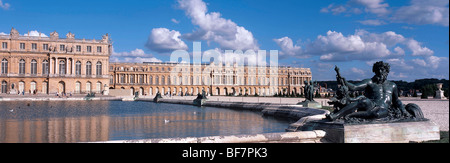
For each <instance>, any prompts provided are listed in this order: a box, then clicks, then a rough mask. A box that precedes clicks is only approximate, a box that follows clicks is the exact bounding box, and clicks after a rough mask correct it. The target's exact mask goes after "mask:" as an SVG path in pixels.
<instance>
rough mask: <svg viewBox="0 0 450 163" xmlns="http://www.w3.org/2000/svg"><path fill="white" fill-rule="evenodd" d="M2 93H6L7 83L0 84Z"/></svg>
mask: <svg viewBox="0 0 450 163" xmlns="http://www.w3.org/2000/svg"><path fill="white" fill-rule="evenodd" d="M2 93H8V83H7V82H6V81H3V82H2Z"/></svg>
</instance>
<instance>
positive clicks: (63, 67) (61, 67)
mask: <svg viewBox="0 0 450 163" xmlns="http://www.w3.org/2000/svg"><path fill="white" fill-rule="evenodd" d="M59 74H60V75H65V74H66V62H65V61H64V60H60V61H59Z"/></svg>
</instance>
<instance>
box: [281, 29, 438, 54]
mask: <svg viewBox="0 0 450 163" xmlns="http://www.w3.org/2000/svg"><path fill="white" fill-rule="evenodd" d="M274 41H275V42H276V43H277V44H278V46H280V48H281V50H282V55H290V56H297V57H298V56H304V57H310V56H309V55H316V56H320V59H321V60H322V61H352V60H361V61H370V60H377V59H393V58H400V57H403V56H405V55H406V54H407V52H406V51H405V49H406V50H408V52H410V53H408V54H410V55H411V56H432V55H433V54H434V52H433V50H431V49H429V48H427V47H425V46H422V45H421V43H420V42H418V41H416V40H414V39H412V38H405V37H404V36H403V35H401V34H397V33H395V32H393V31H388V32H384V33H371V32H368V31H366V30H356V32H355V34H353V35H348V36H344V35H343V34H342V33H340V32H336V31H328V32H327V34H326V35H325V36H323V35H319V36H318V37H317V38H316V40H313V41H310V42H309V43H306V46H305V48H303V49H302V47H301V46H300V45H294V44H293V42H292V40H291V39H290V38H288V37H284V38H281V39H274Z"/></svg>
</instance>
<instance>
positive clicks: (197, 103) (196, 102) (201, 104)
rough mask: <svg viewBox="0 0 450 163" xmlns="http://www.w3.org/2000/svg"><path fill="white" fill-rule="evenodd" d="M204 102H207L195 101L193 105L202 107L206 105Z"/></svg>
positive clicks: (203, 100)
mask: <svg viewBox="0 0 450 163" xmlns="http://www.w3.org/2000/svg"><path fill="white" fill-rule="evenodd" d="M206 101H208V99H195V100H194V105H195V106H203V105H205V104H206Z"/></svg>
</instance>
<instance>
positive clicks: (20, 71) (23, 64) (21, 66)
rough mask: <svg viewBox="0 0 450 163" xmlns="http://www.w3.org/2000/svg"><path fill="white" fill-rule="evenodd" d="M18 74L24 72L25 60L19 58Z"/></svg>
mask: <svg viewBox="0 0 450 163" xmlns="http://www.w3.org/2000/svg"><path fill="white" fill-rule="evenodd" d="M19 74H25V60H24V59H21V60H20V61H19Z"/></svg>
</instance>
